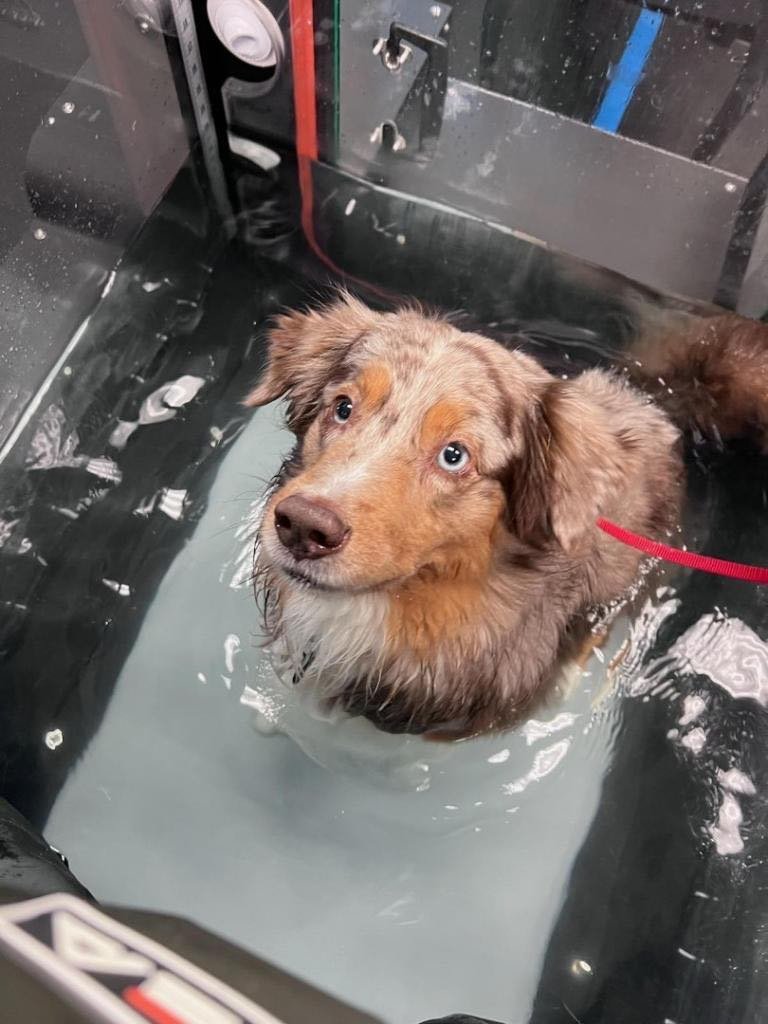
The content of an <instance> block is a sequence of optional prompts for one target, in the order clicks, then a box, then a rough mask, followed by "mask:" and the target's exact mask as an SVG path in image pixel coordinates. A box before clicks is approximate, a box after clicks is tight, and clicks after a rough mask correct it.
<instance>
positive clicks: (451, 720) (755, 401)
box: [246, 295, 768, 740]
mask: <svg viewBox="0 0 768 1024" xmlns="http://www.w3.org/2000/svg"><path fill="white" fill-rule="evenodd" d="M647 319H648V322H649V325H650V326H648V328H647V329H646V331H645V333H644V335H643V336H642V337H641V339H640V341H639V343H638V344H637V345H636V346H635V349H634V351H633V352H632V358H631V359H629V360H627V366H628V367H629V370H628V371H627V372H625V373H621V372H617V371H612V372H609V371H607V370H603V369H588V370H586V371H585V372H583V373H581V374H580V375H578V376H576V377H573V378H571V379H562V378H560V377H556V376H553V375H552V374H551V373H549V372H547V371H546V370H545V369H544V368H543V367H542V366H541V365H540V364H539V363H538V362H537V361H536V360H535V359H534V358H532V357H531V356H529V355H526V354H523V353H522V352H520V351H516V350H510V349H508V348H506V347H504V346H502V345H500V344H498V343H497V342H495V341H491V340H489V339H487V338H485V337H483V336H481V335H479V334H474V333H466V332H464V331H461V330H459V329H458V328H457V327H456V326H455V325H454V324H453V323H452V322H450V321H449V320H447V319H443V318H441V317H440V316H438V315H431V314H427V313H424V312H423V311H421V310H420V309H418V308H411V307H409V308H403V309H401V310H399V311H397V312H394V313H391V312H384V313H382V312H376V311H374V310H372V309H369V308H368V307H367V306H365V305H364V304H363V303H361V302H360V301H358V300H357V299H355V298H353V297H351V296H349V295H344V296H342V297H341V298H340V299H338V300H337V301H335V302H333V303H331V304H330V305H328V306H326V307H324V308H321V309H316V310H309V311H306V312H290V313H287V314H284V315H281V316H280V317H278V318H277V320H276V323H275V326H274V329H273V330H272V331H271V334H270V338H269V347H268V358H267V365H266V369H265V372H264V374H263V376H262V379H261V380H260V381H259V382H258V384H257V385H256V386H255V388H254V389H253V390H252V391H251V393H250V394H249V395H248V397H247V399H246V404H247V405H249V406H261V405H264V404H266V403H269V402H273V401H275V400H277V399H280V398H282V399H284V400H285V401H286V403H287V424H288V427H289V428H290V430H291V431H292V432H293V434H294V435H295V437H296V439H297V444H296V448H295V450H294V452H293V454H292V455H291V457H290V458H289V459H288V461H287V462H286V463H285V465H284V466H283V468H282V470H281V472H280V473H279V475H278V477H277V478H276V480H275V483H274V486H273V488H272V490H271V493H270V494H269V497H268V500H267V502H266V505H265V508H264V515H263V520H262V523H261V526H260V529H259V538H258V544H257V555H256V577H257V581H258V582H257V586H258V588H259V589H260V590H261V592H262V593H263V595H264V611H265V623H266V630H267V634H268V636H269V643H270V645H271V647H272V648H273V649H279V651H280V656H281V657H282V659H283V662H284V663H285V664H286V665H287V666H288V667H289V669H290V672H291V678H292V680H293V682H294V683H296V684H297V685H300V686H303V687H311V688H312V689H313V691H314V692H316V693H317V695H318V697H319V699H320V700H321V701H322V702H324V703H325V704H326V705H327V706H329V707H335V708H341V709H343V710H344V711H346V712H348V713H349V714H351V715H362V716H365V718H367V719H368V720H369V721H371V722H372V723H374V724H375V725H376V726H378V727H379V728H380V729H382V730H385V731H389V732H400V733H418V734H425V735H426V736H427V737H429V738H433V739H446V740H453V739H462V738H466V737H469V736H474V735H478V734H481V733H488V732H494V731H500V730H504V729H507V728H509V727H511V726H514V725H515V724H516V723H518V722H519V721H520V720H521V718H524V717H525V716H526V715H527V714H529V713H530V711H531V709H533V708H534V707H535V706H536V704H537V703H538V702H539V701H540V700H541V699H542V697H543V696H544V695H545V694H546V693H547V691H548V689H549V687H550V686H551V684H552V680H553V679H554V677H555V675H556V672H557V668H558V666H559V665H560V664H562V661H563V659H564V657H565V656H566V655H567V654H568V653H569V652H571V651H572V650H573V648H574V645H577V644H579V643H580V642H581V640H582V639H583V637H584V636H585V635H586V632H587V624H588V619H589V615H590V611H591V610H592V609H594V608H595V606H600V605H606V604H608V603H610V602H614V601H616V600H618V599H620V598H621V597H622V595H624V594H625V593H626V592H627V590H628V588H630V587H631V585H632V584H633V582H634V581H635V580H636V579H637V576H638V571H639V568H640V560H641V557H642V556H641V555H640V554H638V552H636V551H635V550H633V549H631V548H629V547H626V546H624V545H622V544H620V543H618V542H617V541H616V540H614V539H612V538H610V537H608V536H606V535H605V534H603V533H602V532H601V531H600V530H598V528H597V527H596V524H595V521H596V519H597V518H598V517H600V516H604V517H606V518H608V519H612V520H615V521H617V522H619V523H620V524H621V525H622V526H624V527H625V528H627V529H629V530H631V531H634V532H636V533H640V534H642V535H644V536H647V537H651V538H655V539H662V538H665V537H668V536H669V535H670V533H671V531H673V530H674V528H675V527H676V525H677V523H678V519H679V514H680V506H681V500H682V496H683V436H684V433H685V431H687V430H692V431H694V433H697V434H700V435H702V436H709V437H715V438H719V439H722V440H727V439H728V438H731V437H736V436H741V435H745V434H747V435H750V436H752V438H753V439H754V440H755V441H756V442H757V443H758V445H759V446H760V447H761V449H762V451H763V452H768V328H766V327H765V326H763V325H761V324H759V323H756V322H754V321H750V320H746V319H742V318H740V317H738V316H736V315H734V314H721V315H717V316H705V317H699V316H694V315H691V314H684V313H680V314H676V315H674V316H671V317H667V318H666V319H664V318H661V320H659V318H656V320H655V321H654V318H653V317H648V318H647ZM641 384H642V385H643V387H642V388H641V387H640V385H641Z"/></svg>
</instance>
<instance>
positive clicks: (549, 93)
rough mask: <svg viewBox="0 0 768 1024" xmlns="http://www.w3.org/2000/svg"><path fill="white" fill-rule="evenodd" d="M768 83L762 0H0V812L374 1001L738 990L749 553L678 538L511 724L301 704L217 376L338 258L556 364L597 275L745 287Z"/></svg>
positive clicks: (265, 464) (654, 1009) (761, 629)
mask: <svg viewBox="0 0 768 1024" xmlns="http://www.w3.org/2000/svg"><path fill="white" fill-rule="evenodd" d="M767 76H768V11H766V10H765V5H764V4H762V3H760V2H758V0H740V2H737V0H696V2H693V0H676V2H675V3H671V2H669V3H668V2H666V0H658V2H655V3H644V2H639V0H483V2H478V0H457V2H456V3H454V4H444V3H430V2H428V0H419V2H415V0H403V2H402V3H395V2H392V0H355V2H352V0H316V2H315V3H312V2H311V0H291V2H290V3H280V2H273V0H266V2H264V3H261V2H259V0H4V2H0V97H2V101H3V104H2V109H3V114H4V118H5V120H4V126H5V130H4V132H3V157H2V159H0V184H2V190H0V297H1V298H2V304H1V308H0V663H1V668H0V700H1V701H2V713H1V714H0V801H7V805H8V806H9V807H10V808H12V810H9V812H8V813H9V815H10V816H12V818H11V817H9V819H8V820H9V821H10V820H13V821H14V822H15V823H16V825H15V827H21V826H19V825H18V823H19V821H26V822H27V823H28V826H29V828H30V829H34V830H36V831H37V832H38V833H40V834H41V835H43V836H44V837H45V839H46V840H47V842H48V843H50V844H51V846H52V847H54V848H55V849H57V850H62V851H63V852H64V853H65V854H66V856H67V857H68V860H69V866H70V869H71V872H72V873H73V875H74V876H75V877H76V878H77V879H78V880H79V882H80V883H82V886H84V887H85V888H86V889H87V890H88V891H89V892H90V893H92V894H93V896H94V897H95V899H96V900H98V901H99V902H100V903H104V904H107V905H110V906H123V907H127V908H143V909H146V910H153V911H158V912H162V913H163V914H173V915H180V916H182V917H185V918H190V919H192V920H193V921H194V922H197V923H198V924H200V925H202V926H204V927H205V928H207V929H209V930H210V931H212V932H215V933H217V934H218V935H220V936H222V937H224V938H225V939H226V940H228V941H229V942H232V943H236V944H237V945H239V946H241V947H244V948H245V949H246V950H248V951H250V952H251V953H253V954H256V955H257V956H258V957H260V958H263V960H264V961H267V962H270V963H272V964H275V965H276V966H277V967H278V968H281V969H282V970H284V971H286V972H288V973H289V974H290V975H293V976H295V977H297V978H298V979H301V980H302V981H305V982H308V983H310V984H311V985H312V986H314V987H315V988H316V989H319V990H321V991H323V992H326V993H330V995H332V996H334V997H336V998H337V999H339V1000H340V1001H342V1002H343V1003H344V1004H346V1005H348V1006H351V1007H355V1008H358V1009H359V1011H360V1012H361V1014H368V1015H371V1016H370V1017H366V1018H365V1019H369V1020H371V1019H373V1018H375V1019H377V1020H380V1021H382V1022H384V1024H418V1022H424V1021H428V1020H429V1021H433V1020H434V1021H436V1020H438V1019H444V1018H446V1017H450V1016H451V1015H455V1014H468V1015H471V1016H470V1017H461V1018H455V1019H456V1020H459V1019H461V1020H470V1019H472V1020H475V1019H478V1020H481V1021H495V1022H503V1024H524V1022H525V1024H556V1022H557V1024H560V1022H564V1024H567V1022H569V1021H581V1022H589V1024H616V1022H621V1024H633V1022H637V1024H649V1022H651V1021H654V1022H658V1024H690V1022H693V1021H696V1022H702V1024H703V1022H711V1024H725V1022H728V1024H757V1022H759V1021H763V1020H764V1019H765V1016H766V1013H768V982H767V981H766V978H768V974H766V971H765V969H764V967H765V957H766V941H767V938H766V936H767V935H768V931H767V930H766V924H767V923H768V904H767V905H766V906H764V905H763V899H765V893H766V891H768V867H766V865H767V864H768V830H767V828H766V825H767V817H766V806H767V805H766V792H768V790H767V789H766V786H768V755H767V754H766V751H767V750H768V717H767V713H766V706H767V705H768V646H766V640H768V603H767V601H766V594H765V592H764V590H761V589H760V588H758V587H754V586H750V585H747V584H744V583H740V582H738V581H731V580H725V579H720V578H717V577H708V576H704V575H703V574H696V573H690V572H686V571H683V570H679V571H678V570H674V569H669V570H667V571H664V572H662V574H661V576H660V577H658V578H655V579H656V582H654V584H653V585H652V586H649V587H647V588H646V589H645V590H641V591H640V592H639V594H638V596H637V599H636V600H635V602H634V603H633V604H632V606H631V607H627V608H626V609H624V610H623V611H622V612H621V613H620V615H619V616H618V618H617V619H616V621H615V622H614V623H613V625H612V626H611V629H610V633H609V635H608V637H607V640H606V642H605V644H604V646H603V647H602V648H601V649H596V650H595V651H594V653H593V654H592V656H591V658H590V660H589V662H588V663H587V664H586V665H585V666H584V667H583V669H580V670H579V671H578V672H575V673H574V674H573V675H572V677H569V679H568V680H567V683H565V684H564V685H563V686H561V688H560V690H559V693H558V696H557V698H556V699H553V700H552V701H551V702H550V704H549V705H547V706H546V707H544V708H542V709H540V710H539V711H537V712H536V715H535V717H534V718H532V719H530V720H528V721H527V722H525V723H523V724H522V725H521V726H520V727H519V728H516V729H515V730H512V731H510V732H508V733H505V734H503V735H497V736H492V737H485V738H482V739H476V740H472V741H469V742H464V743H460V744H453V745H443V744H432V743H428V742H426V741H424V740H423V739H421V738H419V737H417V736H405V735H403V736H395V735H387V734H384V733H382V732H378V731H377V730H376V729H375V728H374V727H373V726H372V725H370V724H369V723H367V722H365V721H364V720H362V719H357V718H346V717H344V716H331V717H330V718H329V717H318V715H317V714H315V713H314V712H313V711H312V709H311V708H310V707H308V706H307V704H306V703H305V702H304V701H303V700H302V699H301V697H300V696H298V695H297V693H296V692H295V691H294V689H293V688H292V687H291V686H290V684H286V682H285V681H284V680H282V679H281V678H279V677H278V676H277V675H276V674H275V671H274V668H273V666H272V664H271V663H270V661H269V659H268V657H267V655H266V654H265V652H264V650H263V648H262V641H263V639H264V638H263V637H262V636H261V634H260V615H259V611H258V609H257V607H256V603H255V601H254V596H253V592H252V559H253V545H254V536H255V529H256V524H257V522H258V515H259V509H260V503H261V501H262V497H263V494H264V491H265V488H266V486H267V484H268V481H269V480H270V479H271V478H272V476H273V475H274V473H275V472H276V471H277V470H278V468H279V467H280V464H281V462H282V459H283V458H284V457H285V455H286V454H287V453H288V452H289V450H290V448H291V437H290V435H289V434H288V432H287V430H286V429H285V427H284V425H283V422H282V416H281V410H280V409H279V408H275V407H273V406H270V407H267V408H265V409H260V410H258V411H256V412H255V413H251V412H249V411H247V410H246V409H245V408H244V407H243V405H242V400H243V397H244V396H245V394H246V393H247V392H248V390H249V388H250V387H252V385H253V382H254V381H255V380H256V379H257V378H258V376H259V374H260V373H261V371H262V370H263V366H264V358H265V345H266V337H267V331H268V329H269V324H270V321H271V318H272V317H273V316H274V315H275V314H276V313H278V312H280V311H281V310H284V309H286V308H296V307H302V306H306V305H315V304H317V303H318V302H320V301H322V300H323V299H324V298H327V297H328V296H329V295H330V294H331V293H332V291H333V289H334V288H336V287H338V286H339V285H341V284H346V285H347V286H349V287H351V288H352V289H353V290H355V291H357V292H358V293H359V294H360V295H361V296H362V297H364V298H366V299H367V300H368V301H371V302H373V303H378V304H385V303H390V302H392V301H399V300H401V299H404V298H416V299H419V300H423V301H425V302H427V303H429V304H431V305H432V306H434V307H436V308H438V309H442V310H445V311H451V312H453V311H456V310H457V309H459V310H461V311H462V312H463V313H464V314H465V315H466V317H467V318H468V319H469V320H470V321H471V322H472V323H473V325H474V329H477V330H479V331H480V332H481V333H482V332H484V333H487V334H489V335H490V336H492V337H498V338H499V339H500V340H508V339H511V338H513V337H515V338H519V339H520V340H521V343H522V344H524V346H525V347H527V348H528V350H529V351H531V352H533V353H534V354H535V355H536V356H537V357H538V358H540V359H541V360H542V361H543V362H544V363H545V364H546V365H548V366H549V365H551V366H553V367H555V366H561V365H562V364H563V362H564V361H565V362H567V363H569V364H570V365H571V366H572V367H573V369H575V370H578V369H583V368H587V367H592V366H606V365H611V363H612V361H613V360H615V358H616V356H617V355H618V354H619V353H620V352H621V351H622V349H623V348H624V347H625V346H626V344H627V342H628V341H629V340H630V336H631V330H632V321H631V311H630V310H629V309H628V308H626V307H625V305H624V304H623V302H622V300H621V299H620V298H619V297H617V296H619V295H620V294H622V292H621V289H617V288H616V281H617V280H620V279H621V280H623V279H629V280H630V281H632V282H635V283H636V285H637V287H638V288H639V289H641V290H642V293H643V295H644V296H646V297H647V299H648V301H650V302H653V301H659V302H661V301H662V299H664V300H665V301H666V300H669V299H670V298H672V299H674V301H675V302H677V303H680V304H681V305H684V306H686V307H688V308H693V309H696V308H705V307H709V306H711V305H712V304H716V305H720V306H722V307H724V308H727V309H735V310H737V311H739V312H741V313H744V314H746V315H748V316H753V317H756V318H761V317H763V316H764V314H766V312H767V311H768V267H767V265H766V259H767V258H768V249H767V248H766V246H767V245H768V233H767V231H766V219H765V217H764V208H765V190H766V187H768V169H767V168H768V163H767V162H766V161H767V159H768V158H767V157H766V154H767V153H768V90H766V89H765V88H764V85H765V81H766V77H767ZM619 275H620V277H619ZM687 473H688V491H689V498H688V503H687V507H686V510H685V521H684V541H685V543H686V544H687V545H688V546H689V547H690V548H691V549H693V550H706V551H707V552H712V553H714V554H718V555H720V556H722V557H726V558H732V559H734V560H738V561H741V562H752V563H756V564H766V563H768V521H767V520H766V515H765V509H766V500H767V499H766V493H767V492H766V480H767V479H768V477H767V476H766V464H765V461H764V459H763V458H762V457H760V456H758V455H757V454H756V453H755V452H754V451H752V450H749V449H747V448H740V447H735V448H733V449H732V450H723V451H717V452H714V453H712V452H709V453H706V452H698V451H697V452H695V453H694V455H693V456H692V457H691V459H690V460H689V465H688V466H687ZM2 806H6V805H5V804H2ZM20 816H23V818H21V817H20ZM28 826H27V825H24V826H23V828H27V827H28ZM3 827H5V825H4V826H3ZM0 834H3V833H0ZM30 834H32V833H31V832H30ZM35 842H37V840H35ZM40 849H41V850H42V849H46V848H44V847H43V844H42V843H40ZM3 850H4V847H3V845H2V844H0V865H2V861H3V858H6V867H7V869H8V871H9V872H10V871H11V870H14V871H16V874H17V875H18V877H19V878H22V882H20V883H19V885H20V886H21V887H20V888H19V889H18V890H16V889H14V891H18V894H19V895H23V894H24V886H23V874H24V872H23V871H21V869H18V870H17V868H16V867H13V865H18V863H21V861H19V860H18V859H16V860H14V861H13V865H12V864H11V861H10V860H9V859H8V858H7V857H6V855H5V853H4V852H3ZM49 854H50V851H48V852H47V853H46V854H45V856H48V855H49ZM24 863H26V861H24ZM46 863H48V862H47V861H46ZM8 877H10V875H9V876H8ZM62 877H63V876H62ZM0 878H2V874H1V873H0ZM40 884H44V888H45V890H46V891H51V890H54V889H56V888H57V887H58V885H59V883H58V882H56V881H55V880H53V881H51V880H50V878H49V876H48V875H47V874H45V876H44V883H40ZM61 884H62V885H63V884H64V883H63V882H62V883H61ZM66 886H67V887H68V891H78V892H79V891H81V890H80V888H79V887H78V883H76V882H75V881H74V879H70V878H69V876H67V881H66ZM28 891H29V892H30V893H31V892H32V891H33V887H32V886H30V888H29V890H28ZM34 891H35V892H36V891H38V890H37V889H36V888H35V889H34ZM233 956H234V954H233ZM1 999H2V997H1V996H0V1000H1ZM325 1005H326V1004H324V1006H325ZM297 1006H299V1004H295V1006H294V1009H293V1011H292V1012H293V1016H289V1015H288V1011H286V1016H285V1020H286V1021H287V1022H288V1024H294V1022H295V1024H298V1021H299V1020H303V1019H305V1020H307V1021H310V1020H312V1019H314V1017H313V1015H312V1012H311V1011H310V1010H307V1011H306V1012H305V1010H304V1004H303V1003H302V1004H301V1008H300V1009H296V1007H297ZM274 1012H275V1013H276V1014H277V1016H280V1012H279V1009H276V1010H275V1011H274ZM324 1012H326V1011H324ZM328 1012H330V1013H331V1017H332V1016H333V1012H338V1013H339V1014H340V1016H339V1018H338V1019H339V1021H341V1020H342V1018H343V1019H345V1020H346V1019H349V1020H350V1022H351V1021H353V1020H357V1019H360V1020H363V1017H362V1016H361V1017H359V1018H358V1017H353V1016H350V1017H349V1018H346V1017H343V1014H342V1011H341V1010H338V1011H328ZM344 1012H346V1011H344ZM351 1012H352V1011H350V1013H351ZM1 1017H2V1011H1V1010H0V1018H1ZM137 1019H138V1020H140V1019H146V1018H141V1017H137ZM180 1019H186V1018H180ZM189 1019H190V1020H192V1019H193V1018H191V1017H190V1018H189ZM317 1019H320V1017H318V1018H317ZM329 1019H330V1018H329Z"/></svg>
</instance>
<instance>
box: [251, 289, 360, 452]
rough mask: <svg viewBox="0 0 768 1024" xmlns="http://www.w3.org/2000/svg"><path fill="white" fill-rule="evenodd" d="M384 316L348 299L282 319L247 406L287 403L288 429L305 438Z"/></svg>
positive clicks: (275, 330) (273, 331)
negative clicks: (355, 351)
mask: <svg viewBox="0 0 768 1024" xmlns="http://www.w3.org/2000/svg"><path fill="white" fill-rule="evenodd" d="M379 320H380V316H379V314H377V313H374V312H373V310H371V309H368V307H367V306H365V305H363V303H362V302H359V301H358V300H357V299H354V298H352V297H351V296H349V295H347V296H344V297H343V298H342V299H340V300H338V301H337V302H334V303H333V305H331V306H326V307H324V308H322V309H317V310H314V309H313V310H309V311H308V312H306V313H298V312H293V313H285V314H283V315H281V316H278V317H277V319H276V320H275V325H274V327H273V328H272V330H271V331H270V334H269V349H268V353H267V365H266V369H265V371H264V374H263V376H262V378H261V380H260V381H259V383H258V384H257V385H256V387H255V388H254V389H253V391H251V393H250V394H249V395H248V396H247V397H246V399H245V403H244V404H245V405H247V406H259V405H267V404H268V403H269V402H274V401H275V400H276V399H278V398H286V399H287V400H288V417H287V418H288V426H289V428H290V429H291V430H292V431H293V433H294V434H301V433H302V432H303V431H304V430H305V429H306V428H307V426H308V425H309V424H310V423H311V422H312V420H313V419H314V417H315V415H316V413H317V405H318V400H319V398H320V396H321V395H322V393H323V390H324V389H325V386H326V385H327V383H328V382H329V380H331V379H332V378H333V376H334V374H335V373H337V372H338V371H339V369H340V367H341V365H342V363H343V362H344V360H345V359H346V358H347V356H348V355H349V353H350V351H351V350H352V348H353V347H354V345H355V344H356V343H357V342H358V341H359V340H360V339H361V338H362V337H363V335H364V334H365V333H366V332H367V331H369V330H371V329H372V328H374V327H375V326H376V324H377V323H378V322H379Z"/></svg>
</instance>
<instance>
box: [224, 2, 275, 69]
mask: <svg viewBox="0 0 768 1024" xmlns="http://www.w3.org/2000/svg"><path fill="white" fill-rule="evenodd" d="M208 20H209V21H210V23H211V28H212V29H213V31H214V32H215V33H216V35H217V37H218V38H219V40H220V42H221V43H222V44H223V45H224V46H225V47H226V48H227V49H228V50H229V52H230V53H231V54H233V55H234V56H235V57H237V58H238V60H241V61H243V62H244V63H246V64H251V65H252V66H253V67H257V68H270V67H274V68H275V69H277V67H278V65H279V64H280V63H281V61H282V59H283V54H284V53H285V40H284V39H283V33H282V32H281V31H280V26H279V25H278V24H277V22H276V21H275V19H274V17H273V15H272V13H271V12H270V11H269V10H268V8H267V7H265V6H264V4H263V3H261V2H260V0H208Z"/></svg>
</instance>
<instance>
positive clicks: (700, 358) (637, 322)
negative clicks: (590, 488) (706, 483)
mask: <svg viewBox="0 0 768 1024" xmlns="http://www.w3.org/2000/svg"><path fill="white" fill-rule="evenodd" d="M559 273H560V275H561V276H563V277H565V278H566V279H567V280H568V281H569V282H570V283H571V284H572V285H575V286H576V288H577V290H579V289H580V290H587V291H588V292H594V293H596V294H597V293H599V294H601V295H603V296H607V297H608V299H609V300H610V301H612V302H613V303H614V304H615V305H616V306H617V307H618V308H621V309H622V310H623V311H624V320H625V321H626V324H627V325H628V328H629V330H628V333H629V340H628V341H626V342H625V343H624V347H623V350H622V355H623V357H624V359H625V365H626V367H627V370H628V373H629V377H630V379H631V380H632V382H633V383H634V384H635V385H636V386H637V387H639V388H640V389H642V390H643V391H645V392H646V393H648V394H650V395H651V396H652V397H653V399H654V400H655V401H656V403H657V404H658V405H660V406H661V407H662V408H663V409H664V410H665V411H666V412H667V414H668V415H669V416H670V418H671V419H672V420H673V421H674V422H675V424H676V425H677V426H678V427H679V428H680V429H681V430H683V431H685V432H688V433H690V434H692V435H693V439H694V440H695V441H697V440H706V441H709V442H714V443H715V444H719V443H721V442H724V441H728V440H731V439H735V438H741V437H745V438H750V439H752V440H753V441H755V442H756V443H757V444H758V445H759V446H760V448H761V449H762V450H763V451H764V452H765V453H767V454H768V324H763V323H760V322H759V321H756V320H748V319H747V318H745V317H741V316H737V315H736V314H735V313H724V312H723V310H722V309H719V308H718V307H717V306H712V305H704V304H702V303H692V302H688V301H686V300H685V299H679V298H675V297H673V296H663V295H661V294H659V293H658V292H655V291H653V290H652V289H649V288H645V287H643V286H642V285H638V284H637V283H636V282H634V281H630V280H629V279H628V278H626V277H624V276H623V275H621V274H617V273H615V272H612V271H606V270H602V269H599V268H595V267H590V266H587V265H574V264H572V263H569V264H568V265H567V266H566V265H563V266H559Z"/></svg>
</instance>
